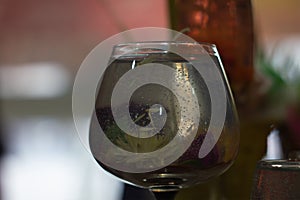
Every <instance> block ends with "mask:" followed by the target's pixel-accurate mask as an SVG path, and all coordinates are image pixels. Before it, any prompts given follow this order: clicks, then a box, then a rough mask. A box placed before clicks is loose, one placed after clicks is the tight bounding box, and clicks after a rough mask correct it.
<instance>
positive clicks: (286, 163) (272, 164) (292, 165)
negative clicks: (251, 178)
mask: <svg viewBox="0 0 300 200" xmlns="http://www.w3.org/2000/svg"><path fill="white" fill-rule="evenodd" d="M258 167H260V168H265V169H274V170H300V160H284V159H280V160H261V161H259V162H258Z"/></svg>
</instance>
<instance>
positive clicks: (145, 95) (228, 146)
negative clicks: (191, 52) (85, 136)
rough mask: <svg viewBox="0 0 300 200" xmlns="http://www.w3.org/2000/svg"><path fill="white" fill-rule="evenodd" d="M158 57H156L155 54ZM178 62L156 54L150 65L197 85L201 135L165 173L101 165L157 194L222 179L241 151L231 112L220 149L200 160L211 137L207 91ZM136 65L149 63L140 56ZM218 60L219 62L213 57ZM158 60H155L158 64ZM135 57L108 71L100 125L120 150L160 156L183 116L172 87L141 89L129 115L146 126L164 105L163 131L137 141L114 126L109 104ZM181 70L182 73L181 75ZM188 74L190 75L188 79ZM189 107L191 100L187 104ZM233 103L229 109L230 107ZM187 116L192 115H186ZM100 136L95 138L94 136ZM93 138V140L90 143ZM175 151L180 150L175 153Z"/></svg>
mask: <svg viewBox="0 0 300 200" xmlns="http://www.w3.org/2000/svg"><path fill="white" fill-rule="evenodd" d="M152 56H153V55H152ZM173 56H174V55H171V57H172V59H173V60H175V61H174V62H170V61H169V60H170V55H168V54H157V55H155V59H153V57H152V58H151V62H159V63H163V64H164V65H167V66H170V67H171V68H174V69H176V67H177V76H178V77H179V78H188V81H189V82H190V83H191V85H192V86H193V89H194V92H195V95H196V96H197V99H198V101H199V103H200V104H201V105H200V106H199V107H200V122H199V124H198V131H197V135H196V137H195V138H194V140H193V142H192V144H191V146H190V147H189V148H188V149H187V150H186V152H185V153H184V154H183V155H181V157H179V158H178V159H177V160H176V161H174V162H173V163H171V164H170V165H168V166H165V167H163V168H162V169H159V170H156V171H151V172H147V173H128V172H123V171H119V170H116V169H113V168H111V166H106V165H105V164H104V163H102V162H101V161H100V160H97V158H96V160H97V161H98V163H99V164H100V165H101V167H102V168H104V169H105V170H106V171H108V172H110V173H112V174H114V175H115V176H117V177H119V178H121V179H123V180H126V181H128V182H129V183H131V184H134V185H137V186H141V187H146V188H151V189H152V190H153V191H168V190H169V191H171V190H177V189H179V188H183V187H189V186H192V185H195V184H197V183H201V182H205V181H207V180H208V179H210V178H212V177H215V176H218V175H220V174H222V173H223V172H224V171H225V170H226V169H227V168H228V167H229V166H230V165H231V164H232V161H233V160H234V158H235V156H236V154H237V149H238V148H237V146H238V140H237V137H238V125H237V124H236V123H237V120H236V118H235V117H236V116H235V114H234V113H233V112H232V111H230V110H228V111H227V112H228V113H227V118H226V121H225V127H224V129H223V132H222V134H221V137H220V138H219V140H218V142H217V144H216V145H215V146H214V148H213V149H212V151H211V152H210V153H209V154H208V155H207V156H206V157H204V158H202V159H200V158H199V157H198V153H199V150H200V147H201V145H202V143H203V140H204V138H205V136H206V134H207V133H206V130H207V128H208V125H209V122H210V112H211V110H210V106H211V105H210V97H209V95H208V92H207V88H206V84H205V82H204V80H203V78H202V77H201V75H200V74H199V73H197V71H196V70H195V69H194V68H193V67H192V66H191V65H189V64H188V63H187V62H186V61H185V60H183V59H181V58H178V57H175V58H174V57H173ZM134 59H135V60H136V62H137V63H139V62H142V61H144V60H145V59H147V56H146V58H145V57H140V58H139V59H140V60H139V59H136V58H134ZM214 59H215V60H216V58H214ZM153 60H154V61H153ZM131 65H132V58H128V57H126V58H123V59H118V60H116V61H114V62H113V63H112V64H111V66H110V67H109V68H108V70H107V71H106V72H105V75H104V77H103V80H102V83H101V85H100V87H99V93H98V98H97V103H96V114H97V119H98V122H99V124H100V126H101V128H102V130H103V131H104V133H105V135H106V137H107V138H108V139H109V140H110V141H111V142H112V143H114V144H115V145H117V146H118V147H119V148H122V149H123V150H126V151H129V152H135V153H147V152H152V151H155V150H157V149H159V148H162V147H164V146H165V145H167V144H168V143H169V142H170V141H171V140H172V139H173V138H174V136H175V135H176V133H177V131H178V124H179V121H180V117H181V115H183V114H184V113H180V112H178V109H179V107H180V106H179V105H178V104H179V103H178V101H177V100H176V97H175V96H174V95H173V94H172V92H171V91H170V90H168V89H167V88H164V87H161V86H160V85H156V84H148V85H145V86H143V87H141V88H139V89H138V90H137V91H136V92H135V93H134V94H133V96H132V98H131V101H130V102H129V108H128V109H129V113H130V116H131V118H132V121H134V122H135V123H136V124H137V125H139V126H146V125H147V124H149V122H150V121H151V119H150V118H149V115H148V109H149V107H150V106H151V105H153V104H157V103H159V104H161V105H162V106H163V107H164V108H165V110H166V113H167V121H166V123H165V125H164V127H163V129H162V130H161V131H160V132H159V133H157V134H156V135H154V136H152V137H150V138H137V137H133V136H130V135H128V134H126V133H124V132H123V131H122V130H121V129H120V128H119V127H118V126H117V124H116V122H115V121H114V118H113V115H112V111H111V107H110V99H111V94H112V91H113V88H114V86H115V84H116V83H117V82H118V80H119V79H120V77H122V75H123V74H124V73H126V72H127V71H129V70H131ZM178 66H181V68H180V69H179V70H178ZM187 74H188V76H187ZM188 103H189V100H187V102H186V104H188ZM229 106H230V105H229V104H228V105H227V107H228V108H229ZM187 114H188V113H187ZM95 135H96V134H91V136H94V137H95ZM93 139H94V138H91V137H90V141H91V140H93ZM91 150H92V152H93V154H94V153H96V152H97V146H96V145H95V144H94V146H91ZM175 151H176V149H175Z"/></svg>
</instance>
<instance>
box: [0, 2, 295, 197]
mask: <svg viewBox="0 0 300 200" xmlns="http://www.w3.org/2000/svg"><path fill="white" fill-rule="evenodd" d="M252 4H253V12H254V20H255V27H254V28H255V36H256V43H257V47H258V48H259V49H260V50H261V51H262V52H264V55H265V57H267V60H268V62H269V63H272V64H271V66H272V67H273V66H274V67H273V68H272V69H274V71H275V72H277V73H278V74H282V76H281V78H282V79H283V80H284V81H286V82H288V81H290V80H294V79H296V78H297V76H298V74H299V73H298V72H299V70H300V69H299V68H297V67H296V68H295V67H294V68H292V70H291V71H287V70H286V62H287V60H288V62H289V63H292V64H291V66H300V21H299V19H300V12H299V11H300V10H299V8H300V1H299V0H286V1H280V0H254V1H252ZM145 26H156V27H166V28H168V27H170V19H169V4H168V1H166V0H151V1H146V0H142V1H141V0H126V1H117V0H23V1H22V0H0V106H1V107H0V123H1V126H0V131H1V135H0V137H1V156H2V157H1V167H0V190H1V191H0V195H1V196H0V198H1V200H37V199H44V200H48V199H49V200H50V199H51V200H53V199H55V200H83V199H85V200H93V199H95V200H96V199H97V200H98V199H101V200H102V199H103V200H120V199H122V196H123V191H124V185H123V184H122V183H121V182H119V181H118V180H116V179H114V178H112V176H110V175H108V174H106V173H104V172H103V171H102V170H101V169H100V168H99V167H98V165H97V164H96V163H95V161H94V160H93V159H92V157H91V155H89V154H88V152H87V151H86V150H85V149H84V147H83V146H82V144H81V143H80V140H79V138H78V137H77V135H76V134H77V133H76V130H75V128H74V124H73V118H72V109H71V105H72V102H71V96H72V86H73V81H74V78H75V75H76V72H77V70H78V69H79V66H80V64H81V62H82V61H83V59H84V58H85V56H87V54H88V53H89V52H90V51H91V50H92V49H93V48H94V47H95V46H96V45H97V44H98V43H100V42H101V41H103V40H104V39H106V38H108V37H109V36H111V35H113V34H116V33H119V32H121V31H124V30H126V29H130V28H135V27H145ZM287 95H288V94H287ZM288 96H289V95H288ZM275 101H279V99H278V98H277V99H275ZM296 102H297V100H296ZM278 108H279V107H278ZM275 109H276V108H275ZM296 123H298V121H297V122H296Z"/></svg>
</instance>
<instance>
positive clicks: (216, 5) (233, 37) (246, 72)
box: [169, 0, 254, 104]
mask: <svg viewBox="0 0 300 200" xmlns="http://www.w3.org/2000/svg"><path fill="white" fill-rule="evenodd" d="M169 6H170V22H171V28H173V29H174V30H178V31H180V30H183V29H186V30H187V31H186V32H185V34H187V35H189V36H190V37H192V38H193V39H195V40H196V41H199V42H200V41H201V42H208V43H214V44H216V45H217V47H218V48H219V53H220V55H221V59H222V62H223V65H224V67H225V70H226V73H227V75H228V78H229V82H230V84H231V87H232V90H233V93H234V95H236V96H238V98H237V99H236V101H238V102H237V103H238V104H240V103H241V104H244V102H243V101H245V100H244V97H243V96H244V95H243V93H245V92H246V90H247V88H248V87H249V85H250V83H251V81H252V80H253V74H254V68H253V49H254V48H253V47H254V34H253V32H254V31H253V17H252V6H251V1H250V0H169Z"/></svg>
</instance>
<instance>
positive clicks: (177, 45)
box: [112, 41, 219, 56]
mask: <svg viewBox="0 0 300 200" xmlns="http://www.w3.org/2000/svg"><path fill="white" fill-rule="evenodd" d="M172 49H173V50H174V49H176V50H177V51H178V52H180V53H181V54H186V55H188V54H189V55H193V54H194V55H200V54H203V55H205V54H206V55H216V56H219V54H218V50H217V46H216V45H215V44H212V43H205V42H189V41H138V42H128V43H121V44H116V45H114V46H113V53H112V55H113V56H116V55H123V54H124V53H126V54H127V53H133V54H151V53H167V52H172Z"/></svg>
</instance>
